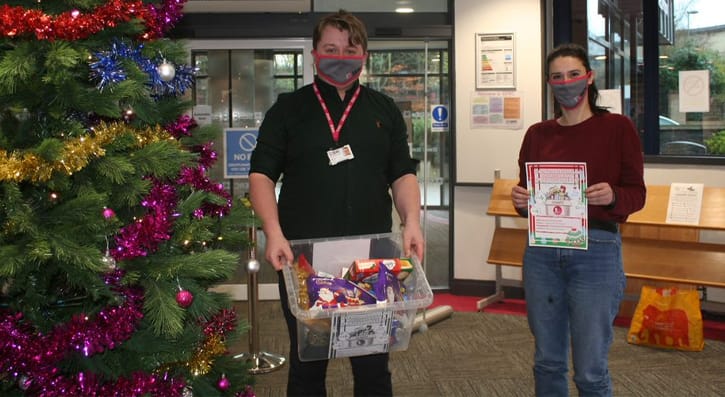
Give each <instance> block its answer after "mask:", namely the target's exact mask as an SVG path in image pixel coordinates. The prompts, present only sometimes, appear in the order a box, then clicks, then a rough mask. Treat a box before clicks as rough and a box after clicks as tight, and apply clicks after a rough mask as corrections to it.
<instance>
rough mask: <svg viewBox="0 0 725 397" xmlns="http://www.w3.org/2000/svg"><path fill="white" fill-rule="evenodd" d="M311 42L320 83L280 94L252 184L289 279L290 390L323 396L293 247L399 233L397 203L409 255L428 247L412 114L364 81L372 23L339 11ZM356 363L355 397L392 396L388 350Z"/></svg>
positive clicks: (271, 245)
mask: <svg viewBox="0 0 725 397" xmlns="http://www.w3.org/2000/svg"><path fill="white" fill-rule="evenodd" d="M312 41H313V48H314V50H313V52H312V54H313V57H314V59H315V69H316V72H317V75H316V77H315V81H314V83H313V84H311V85H307V86H305V87H302V88H300V89H299V90H297V91H295V92H293V93H290V94H284V95H280V97H279V98H278V100H277V103H275V104H274V105H273V106H272V108H271V109H269V111H268V112H267V114H266V115H265V118H264V122H263V123H262V125H261V127H260V130H259V139H258V141H257V147H256V149H255V150H254V153H253V155H252V161H251V171H250V174H249V183H250V198H251V201H252V205H253V207H254V210H255V211H256V213H257V215H258V216H259V217H260V218H261V220H262V228H263V230H264V233H265V237H266V240H267V244H266V248H265V258H266V259H267V260H268V261H269V262H271V263H272V265H273V266H274V268H275V269H277V270H278V273H279V274H280V278H279V280H280V281H279V283H280V288H279V291H280V297H281V302H282V309H283V312H284V314H285V318H286V320H287V326H288V329H289V333H290V367H289V380H288V384H287V393H288V395H314V396H322V395H325V394H326V392H325V373H326V370H327V361H326V360H323V361H310V362H300V361H299V357H298V356H297V323H296V319H295V318H294V316H293V315H292V314H291V312H290V310H289V307H288V305H287V296H286V289H285V287H284V279H283V277H282V276H281V272H280V270H281V269H282V266H283V264H284V263H285V262H286V263H292V262H293V260H294V258H293V255H292V251H291V249H290V245H289V242H288V240H296V239H310V238H321V237H341V236H351V235H361V234H374V233H387V232H390V231H391V228H392V205H393V203H394V204H395V208H396V210H397V212H398V214H399V215H400V219H401V222H402V224H403V225H404V227H403V252H404V254H405V255H406V256H408V255H412V254H415V255H417V256H418V257H419V258H420V259H422V258H423V252H424V244H425V242H424V241H423V234H422V232H421V229H420V191H419V188H418V181H417V178H416V174H415V173H416V170H415V166H416V161H415V160H413V159H412V158H411V157H410V152H409V148H408V143H407V134H406V126H405V123H404V121H403V117H402V115H401V113H400V110H399V109H398V108H397V107H396V106H395V103H394V102H393V100H392V99H391V98H390V97H388V96H385V95H383V94H381V93H379V92H377V91H374V90H371V89H369V88H367V87H364V86H362V85H360V83H359V81H358V78H359V76H360V73H361V72H362V68H363V65H364V63H365V59H366V58H367V33H366V30H365V26H364V25H363V24H362V22H361V21H360V20H359V19H357V18H356V17H354V16H353V15H352V14H350V13H348V12H346V11H343V10H340V11H339V12H337V13H334V14H331V15H329V16H326V17H324V18H323V19H321V20H320V21H319V22H318V24H317V26H316V28H315V30H314V32H313V37H312ZM280 176H281V177H282V188H281V191H280V195H279V202H277V199H276V195H275V184H276V182H277V180H278V179H279V178H280ZM390 190H392V193H393V194H392V198H391V196H390V193H389V191H390ZM350 360H351V364H352V369H353V375H354V381H355V386H354V390H355V395H356V396H361V395H374V396H386V395H392V384H391V379H390V371H389V369H388V354H387V353H386V354H374V355H367V356H359V357H352V358H351V359H350Z"/></svg>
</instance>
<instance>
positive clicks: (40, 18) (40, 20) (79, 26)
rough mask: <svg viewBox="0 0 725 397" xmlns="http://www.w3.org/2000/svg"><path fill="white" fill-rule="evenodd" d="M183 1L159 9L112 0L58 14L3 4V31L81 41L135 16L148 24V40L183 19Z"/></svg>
mask: <svg viewBox="0 0 725 397" xmlns="http://www.w3.org/2000/svg"><path fill="white" fill-rule="evenodd" d="M184 3H186V0H164V2H163V5H162V6H161V7H158V8H157V7H156V6H154V5H145V4H144V2H143V1H123V0H109V2H108V3H106V4H104V5H101V6H99V7H97V8H96V9H94V10H93V12H92V13H85V14H84V13H82V12H80V11H78V10H72V11H67V12H64V13H62V14H59V15H55V16H53V15H48V14H46V13H44V12H43V11H41V10H37V9H26V8H23V7H20V6H15V7H13V6H9V5H7V4H4V5H3V6H2V7H0V33H1V34H2V35H3V36H4V37H8V38H15V37H21V36H26V35H30V34H34V35H35V37H36V38H37V39H38V40H81V39H85V38H87V37H88V36H91V35H93V34H96V33H98V32H100V31H102V30H103V29H106V28H113V27H115V26H116V25H118V24H119V23H125V22H128V21H130V20H132V19H134V18H135V19H139V20H140V21H141V22H142V23H143V24H144V26H146V30H145V32H144V33H143V34H142V35H141V38H142V39H144V40H149V39H154V38H158V37H161V36H162V35H163V32H164V31H165V30H167V29H168V28H170V27H171V25H172V24H174V23H176V22H177V21H178V20H179V18H181V9H182V8H183V7H184Z"/></svg>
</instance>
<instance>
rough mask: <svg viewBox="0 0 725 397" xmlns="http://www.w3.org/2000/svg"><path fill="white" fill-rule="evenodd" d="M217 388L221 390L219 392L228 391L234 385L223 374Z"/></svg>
mask: <svg viewBox="0 0 725 397" xmlns="http://www.w3.org/2000/svg"><path fill="white" fill-rule="evenodd" d="M216 386H217V387H218V388H219V390H227V389H229V388H230V387H231V386H232V384H231V382H229V379H227V377H226V375H224V374H222V377H221V379H219V382H217V384H216Z"/></svg>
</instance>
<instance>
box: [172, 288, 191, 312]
mask: <svg viewBox="0 0 725 397" xmlns="http://www.w3.org/2000/svg"><path fill="white" fill-rule="evenodd" d="M193 302H194V294H192V293H191V292H189V291H187V290H183V289H182V290H180V291H179V292H177V293H176V303H178V304H179V306H181V307H183V308H185V309H186V308H187V307H189V306H191V304H192V303H193Z"/></svg>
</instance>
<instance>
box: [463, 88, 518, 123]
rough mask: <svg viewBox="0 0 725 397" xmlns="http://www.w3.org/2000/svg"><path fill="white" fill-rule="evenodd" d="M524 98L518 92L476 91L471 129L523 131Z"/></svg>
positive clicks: (472, 101)
mask: <svg viewBox="0 0 725 397" xmlns="http://www.w3.org/2000/svg"><path fill="white" fill-rule="evenodd" d="M522 104H523V98H522V94H521V93H520V92H517V91H474V92H473V93H472V94H471V128H502V129H521V128H522V127H523V117H524V115H523V109H522V108H523V106H522Z"/></svg>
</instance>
